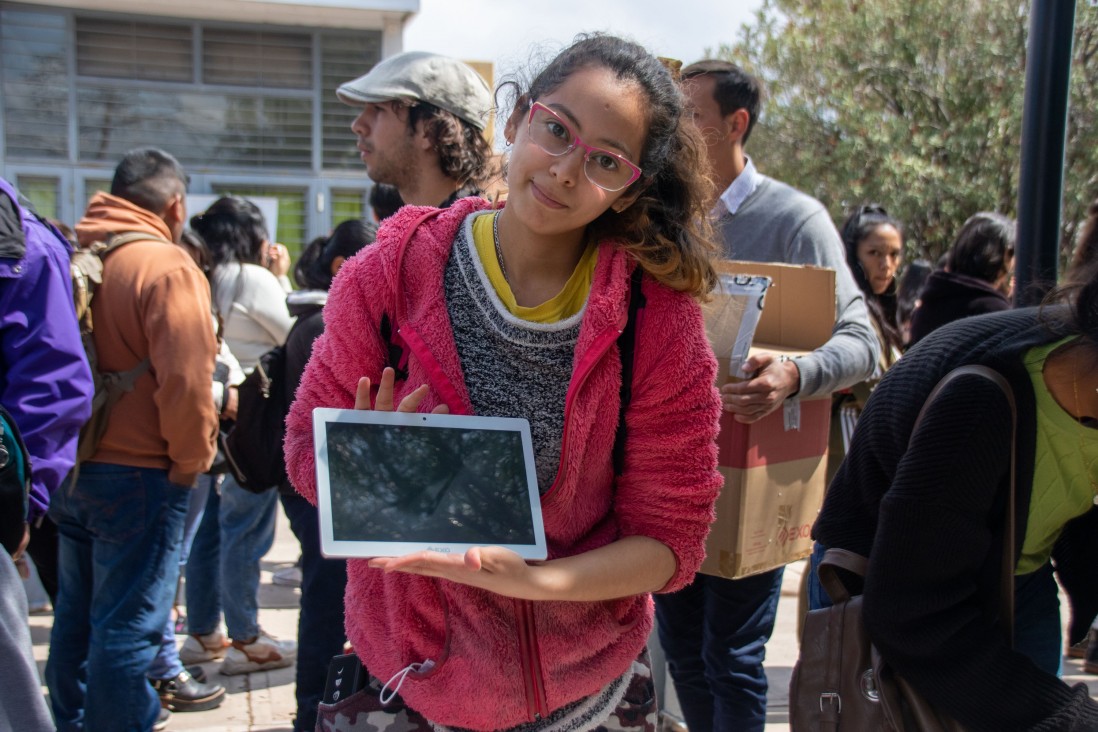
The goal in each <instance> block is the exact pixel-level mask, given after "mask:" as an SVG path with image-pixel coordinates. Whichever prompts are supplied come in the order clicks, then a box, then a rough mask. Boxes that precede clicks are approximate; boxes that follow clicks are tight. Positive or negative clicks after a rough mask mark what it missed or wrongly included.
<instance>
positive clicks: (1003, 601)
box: [911, 364, 1018, 647]
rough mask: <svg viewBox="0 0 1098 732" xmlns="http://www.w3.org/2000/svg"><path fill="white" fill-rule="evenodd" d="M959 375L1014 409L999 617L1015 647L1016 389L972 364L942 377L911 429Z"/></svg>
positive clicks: (1000, 377) (912, 432)
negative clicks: (983, 382) (984, 382)
mask: <svg viewBox="0 0 1098 732" xmlns="http://www.w3.org/2000/svg"><path fill="white" fill-rule="evenodd" d="M959 376H982V377H984V378H985V379H988V380H990V381H991V382H993V383H994V384H995V385H996V386H998V387H999V388H1000V389H1002V391H1003V396H1005V397H1006V400H1007V404H1008V405H1009V406H1010V422H1011V425H1010V492H1009V494H1008V495H1007V506H1006V517H1005V525H1004V527H1003V562H1002V567H1001V568H1000V581H999V586H1000V587H999V589H1000V595H999V614H1000V617H1002V618H1003V627H1004V628H1005V629H1006V634H1007V643H1008V645H1010V646H1012V647H1013V645H1014V565H1015V556H1014V552H1015V542H1014V531H1015V526H1016V521H1015V515H1014V509H1015V499H1016V496H1017V480H1018V476H1017V467H1018V456H1017V452H1018V407H1017V405H1016V403H1015V401H1014V390H1013V389H1011V387H1010V383H1009V382H1008V381H1007V380H1006V379H1005V378H1003V375H1002V374H1000V373H999V372H998V371H996V370H995V369H992V368H989V367H987V366H982V365H979V364H969V365H967V366H959V367H957V368H955V369H953V370H952V371H950V372H949V373H948V374H946V375H945V376H943V377H942V380H941V381H939V382H938V385H937V386H935V387H934V389H933V390H932V391H931V392H930V396H928V397H927V399H926V402H925V403H924V404H923V407H922V409H920V410H919V416H918V417H916V418H915V424H914V425H913V426H912V428H911V434H912V436H914V435H915V430H916V429H917V428H918V426H919V423H920V422H922V420H923V415H924V414H926V410H927V407H929V406H930V404H931V403H932V402H933V401H934V398H935V397H936V396H938V393H939V392H940V391H941V390H942V389H943V388H945V386H946V385H947V384H948V383H950V382H951V381H953V380H954V379H956V378H957V377H959Z"/></svg>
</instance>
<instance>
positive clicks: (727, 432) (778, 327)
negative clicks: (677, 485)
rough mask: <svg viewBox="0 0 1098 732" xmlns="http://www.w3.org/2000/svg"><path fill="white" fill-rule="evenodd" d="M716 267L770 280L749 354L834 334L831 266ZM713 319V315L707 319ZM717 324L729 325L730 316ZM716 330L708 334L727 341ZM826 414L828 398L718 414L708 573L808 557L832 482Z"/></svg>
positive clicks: (801, 349)
mask: <svg viewBox="0 0 1098 732" xmlns="http://www.w3.org/2000/svg"><path fill="white" fill-rule="evenodd" d="M718 271H719V272H721V273H723V274H747V275H761V276H766V277H769V278H770V279H771V280H772V286H771V288H770V290H769V291H768V292H767V294H766V298H765V305H764V307H763V310H762V314H761V317H760V318H759V322H758V326H757V328H756V330H755V337H754V345H753V347H752V349H751V350H752V352H758V351H769V352H771V353H784V354H787V355H790V356H796V355H799V354H803V353H805V352H808V351H812V350H814V349H816V348H818V347H819V346H821V345H823V344H824V343H826V342H827V341H828V340H829V339H830V338H831V331H832V328H834V325H835V273H834V271H832V270H830V269H823V268H819V267H807V266H794V265H783V264H760V263H757V262H730V261H726V262H720V263H719V265H718ZM711 323H712V321H711V320H710V319H708V318H707V325H711ZM721 326H722V327H724V328H727V327H728V323H727V320H725V321H724V322H722V323H721ZM715 335H716V334H711V340H713V341H722V342H727V338H720V337H714V336H715ZM728 355H730V354H728ZM717 357H718V363H719V369H718V377H717V380H718V383H720V384H723V383H725V382H727V381H728V380H729V371H728V369H729V358H728V357H727V355H726V354H723V353H720V352H718V353H717ZM830 416H831V399H830V396H829V395H825V396H823V397H818V398H815V399H803V400H802V399H794V400H789V401H787V402H786V405H785V407H784V408H782V409H778V410H776V411H775V412H773V413H771V414H769V415H767V416H766V417H765V418H764V419H762V420H760V421H759V422H756V423H755V424H751V425H746V424H741V423H739V422H737V421H735V419H733V416H732V414H731V413H729V412H724V413H722V416H721V431H720V435H719V437H718V443H719V455H720V457H719V460H718V462H719V464H720V471H721V474H722V475H723V476H724V480H725V483H724V488H723V489H722V491H721V495H720V497H719V498H718V500H717V519H716V521H715V522H714V523H713V526H712V528H711V529H710V532H709V539H708V542H707V544H706V559H705V562H704V563H703V564H702V567H701V571H702V572H703V573H705V574H712V575H717V576H720V577H727V578H729V579H736V578H739V577H746V576H748V575H752V574H758V573H760V572H765V571H767V570H770V569H774V568H776V567H780V566H783V565H785V564H788V563H789V562H793V561H796V560H798V559H802V558H804V557H806V556H808V555H809V554H810V553H811V551H812V539H811V536H810V535H809V534H810V531H811V528H812V524H813V522H815V520H816V515H817V514H818V513H819V510H820V506H821V505H822V503H823V495H824V490H825V489H826V487H827V486H826V473H827V438H828V429H829V422H830Z"/></svg>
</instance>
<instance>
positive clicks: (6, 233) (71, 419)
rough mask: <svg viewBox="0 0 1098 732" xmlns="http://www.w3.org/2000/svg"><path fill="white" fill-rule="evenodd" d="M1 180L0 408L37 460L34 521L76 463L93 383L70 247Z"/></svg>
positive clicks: (33, 477) (34, 461)
mask: <svg viewBox="0 0 1098 732" xmlns="http://www.w3.org/2000/svg"><path fill="white" fill-rule="evenodd" d="M18 202H19V194H18V192H17V191H16V190H15V188H14V187H12V185H11V184H10V183H8V182H7V181H6V180H4V179H3V178H0V403H2V404H3V405H4V407H6V408H7V410H8V411H9V412H11V415H12V418H13V419H14V420H15V422H16V424H17V425H18V427H19V430H20V432H22V434H23V440H24V441H25V442H26V445H27V451H28V452H29V453H30V457H31V468H32V470H31V495H30V515H29V517H28V518H29V519H30V520H31V521H33V520H35V519H37V518H38V517H39V516H41V515H42V514H44V513H45V512H46V509H47V508H49V504H50V494H51V493H52V492H53V491H54V490H56V489H57V488H58V486H60V485H61V481H62V480H64V478H65V476H66V475H67V474H68V472H69V470H71V469H72V466H73V464H74V463H75V462H76V442H77V439H78V438H79V435H80V428H81V427H82V426H83V424H84V422H86V421H87V419H88V417H89V416H90V415H91V397H92V377H91V371H90V370H89V368H88V362H87V359H86V358H85V356H84V347H83V346H82V345H81V343H80V329H79V326H78V325H77V322H76V313H75V311H74V310H73V303H72V279H71V277H70V275H69V254H70V252H71V246H70V245H69V244H68V242H66V241H65V239H64V238H63V237H62V236H61V235H60V234H59V233H57V231H56V230H55V229H54V228H53V227H51V226H49V225H47V224H45V223H43V222H42V221H40V220H39V219H38V218H37V217H36V216H35V215H34V213H32V212H31V211H29V210H27V208H26V207H25V206H20V205H18Z"/></svg>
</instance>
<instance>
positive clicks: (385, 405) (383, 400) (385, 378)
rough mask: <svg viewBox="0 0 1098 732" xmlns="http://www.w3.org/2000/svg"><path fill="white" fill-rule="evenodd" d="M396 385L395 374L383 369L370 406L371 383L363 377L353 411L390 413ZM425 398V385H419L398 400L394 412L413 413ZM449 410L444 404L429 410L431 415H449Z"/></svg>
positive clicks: (357, 389)
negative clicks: (369, 410) (371, 410)
mask: <svg viewBox="0 0 1098 732" xmlns="http://www.w3.org/2000/svg"><path fill="white" fill-rule="evenodd" d="M395 383H396V372H395V371H393V369H392V368H391V367H388V366H387V367H385V370H384V371H382V372H381V381H380V382H378V385H377V398H376V399H374V403H373V405H372V406H371V404H370V388H371V387H372V386H373V383H372V382H371V381H370V377H368V376H363V377H362V378H361V379H359V380H358V387H357V388H356V389H355V409H374V410H377V411H379V412H392V411H394V410H393V391H394V384H395ZM426 396H427V385H426V384H420V385H419V386H417V387H416V388H415V389H414V390H413V391H412V392H411V393H410V394H408V395H406V396H405V397H404V398H403V399H401V400H400V404H399V405H397V408H396V410H395V411H397V412H415V411H417V410H418V409H419V405H420V403H421V402H422V401H423V398H424V397H426ZM449 412H450V408H449V407H447V406H446V405H445V404H439V405H438V406H436V407H435V408H434V409H432V410H431V414H449Z"/></svg>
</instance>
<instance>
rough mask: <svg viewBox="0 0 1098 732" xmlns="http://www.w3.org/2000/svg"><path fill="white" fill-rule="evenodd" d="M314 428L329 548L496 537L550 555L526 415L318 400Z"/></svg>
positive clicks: (434, 545) (386, 551)
mask: <svg viewBox="0 0 1098 732" xmlns="http://www.w3.org/2000/svg"><path fill="white" fill-rule="evenodd" d="M313 435H314V438H315V443H316V485H317V508H318V509H319V512H320V547H321V550H322V551H323V552H324V554H325V555H326V556H329V557H393V556H400V555H402V554H408V553H411V552H416V551H420V550H422V549H429V550H431V551H436V552H445V553H461V552H464V551H466V550H467V549H469V548H470V547H474V546H487V545H494V546H502V547H506V548H507V549H511V550H512V551H515V552H517V553H518V554H519V555H520V556H522V557H524V558H526V559H545V557H546V554H547V552H546V548H545V529H544V526H543V524H542V518H541V498H540V496H539V495H538V482H537V477H536V472H535V469H534V451H533V443H532V442H531V439H530V423H529V422H527V421H526V420H525V419H511V418H505V417H471V416H458V415H450V414H409V413H404V412H375V411H371V410H356V409H314V410H313Z"/></svg>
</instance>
